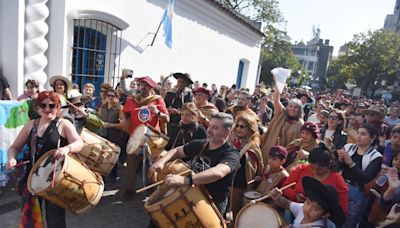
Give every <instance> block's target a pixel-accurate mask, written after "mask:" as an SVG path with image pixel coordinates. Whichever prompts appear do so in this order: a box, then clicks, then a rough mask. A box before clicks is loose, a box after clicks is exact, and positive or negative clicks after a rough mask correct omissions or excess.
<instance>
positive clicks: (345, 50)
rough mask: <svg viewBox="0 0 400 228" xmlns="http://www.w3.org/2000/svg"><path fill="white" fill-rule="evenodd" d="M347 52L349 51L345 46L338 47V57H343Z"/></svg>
mask: <svg viewBox="0 0 400 228" xmlns="http://www.w3.org/2000/svg"><path fill="white" fill-rule="evenodd" d="M348 50H349V48H348V47H347V45H346V44H343V45H342V46H340V48H339V53H338V57H339V56H342V55H345V54H346V52H347V51H348Z"/></svg>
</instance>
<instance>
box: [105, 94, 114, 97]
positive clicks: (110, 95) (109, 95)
mask: <svg viewBox="0 0 400 228" xmlns="http://www.w3.org/2000/svg"><path fill="white" fill-rule="evenodd" d="M107 97H115V95H112V94H108V95H107Z"/></svg>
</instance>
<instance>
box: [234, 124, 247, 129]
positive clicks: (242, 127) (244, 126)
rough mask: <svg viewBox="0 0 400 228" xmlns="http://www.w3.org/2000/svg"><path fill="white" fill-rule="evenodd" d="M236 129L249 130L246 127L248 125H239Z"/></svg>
mask: <svg viewBox="0 0 400 228" xmlns="http://www.w3.org/2000/svg"><path fill="white" fill-rule="evenodd" d="M236 128H241V129H244V128H247V126H246V125H241V124H238V125H236Z"/></svg>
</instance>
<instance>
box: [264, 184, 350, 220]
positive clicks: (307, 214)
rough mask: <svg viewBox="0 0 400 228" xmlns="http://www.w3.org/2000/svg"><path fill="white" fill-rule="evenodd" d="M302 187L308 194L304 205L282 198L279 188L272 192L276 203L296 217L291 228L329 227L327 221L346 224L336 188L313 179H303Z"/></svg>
mask: <svg viewBox="0 0 400 228" xmlns="http://www.w3.org/2000/svg"><path fill="white" fill-rule="evenodd" d="M302 185H303V186H304V191H305V193H306V200H305V202H304V203H296V202H292V201H290V200H288V199H286V198H285V197H283V196H282V191H280V190H279V189H278V188H274V189H273V190H272V192H271V193H272V198H273V199H274V201H275V203H276V204H278V205H279V206H281V207H283V208H284V209H286V210H290V212H291V213H292V214H293V215H294V216H295V219H294V221H293V223H292V224H291V225H290V227H322V228H324V227H327V225H326V224H327V219H329V220H331V221H332V222H333V223H335V224H336V226H341V225H343V224H344V222H345V214H344V212H343V210H342V208H341V207H340V205H339V197H338V193H337V192H336V190H335V188H333V187H332V186H330V185H324V184H323V183H321V182H320V181H318V180H317V179H314V178H312V177H307V176H306V177H303V179H302Z"/></svg>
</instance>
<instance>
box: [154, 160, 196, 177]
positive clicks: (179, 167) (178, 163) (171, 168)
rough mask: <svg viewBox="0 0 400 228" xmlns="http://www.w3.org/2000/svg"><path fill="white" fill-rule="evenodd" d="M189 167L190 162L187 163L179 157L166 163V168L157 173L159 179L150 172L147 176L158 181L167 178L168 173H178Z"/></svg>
mask: <svg viewBox="0 0 400 228" xmlns="http://www.w3.org/2000/svg"><path fill="white" fill-rule="evenodd" d="M189 169H190V166H189V165H188V164H186V163H185V162H183V161H182V160H180V159H177V160H175V161H173V162H167V163H166V164H165V165H164V168H163V169H162V170H161V171H160V172H158V173H157V179H156V178H155V176H154V175H152V176H151V175H150V173H148V175H147V177H148V179H149V180H150V181H151V182H157V181H162V180H165V178H166V177H167V175H168V174H178V173H181V172H183V171H186V170H189Z"/></svg>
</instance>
